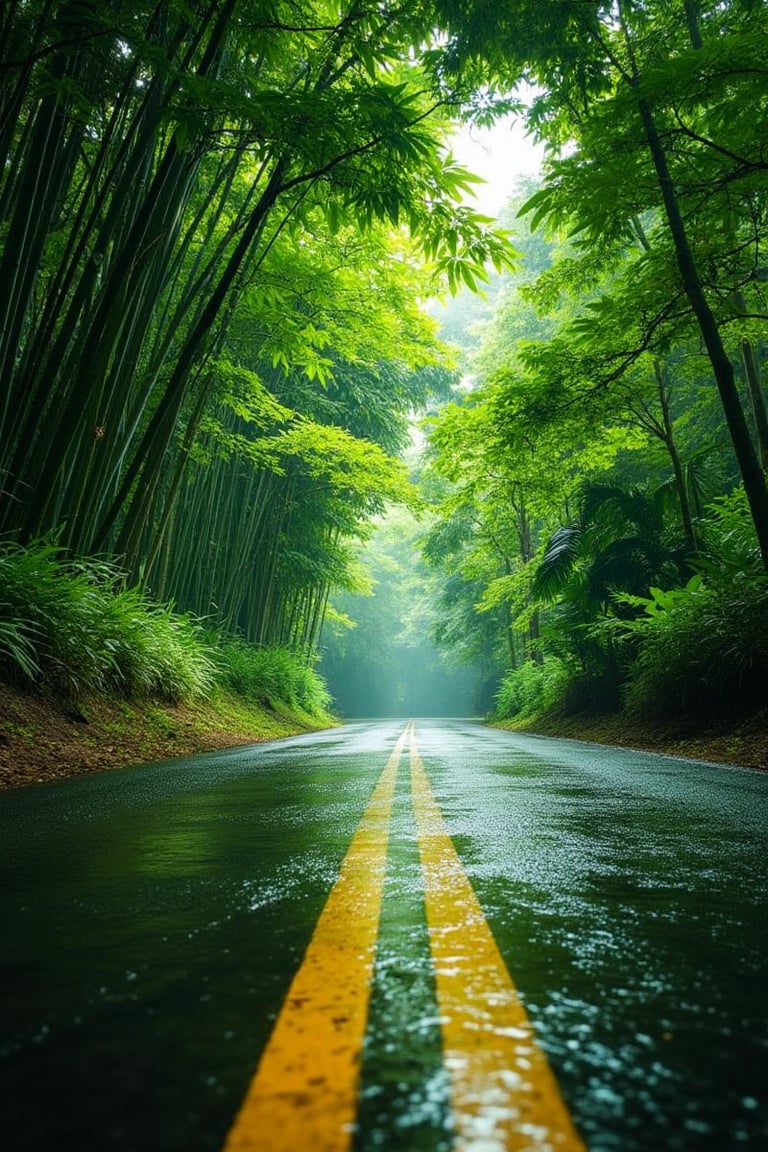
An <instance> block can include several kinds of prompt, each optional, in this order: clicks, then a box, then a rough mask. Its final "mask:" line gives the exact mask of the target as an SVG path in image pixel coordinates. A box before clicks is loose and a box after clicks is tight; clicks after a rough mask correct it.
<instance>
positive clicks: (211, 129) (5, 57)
mask: <svg viewBox="0 0 768 1152" xmlns="http://www.w3.org/2000/svg"><path fill="white" fill-rule="evenodd" d="M432 34H433V32H432V19H431V13H430V11H429V6H423V5H418V4H410V3H406V4H402V5H399V6H394V7H391V8H390V6H387V5H378V4H370V3H365V2H363V3H361V2H359V0H352V2H351V3H344V4H334V3H326V2H325V0H319V2H318V3H312V2H308V0H306V2H302V3H290V2H281V0H274V2H273V0H267V2H263V0H259V2H258V3H256V2H253V0H208V2H200V3H198V2H196V0H194V2H193V3H191V4H190V3H182V2H176V0H157V2H150V3H144V2H143V0H117V2H112V0H109V3H107V2H106V0H68V2H67V0H64V2H61V3H58V2H51V0H11V2H10V3H8V4H5V5H3V9H2V16H0V152H1V154H2V167H1V168H0V229H2V231H1V232H0V236H1V237H2V258H1V261H0V333H1V334H2V345H1V347H0V378H1V379H2V400H1V401H0V403H1V407H0V446H1V447H0V451H1V452H2V456H1V457H0V487H1V489H2V507H1V509H0V531H1V532H2V533H3V534H4V536H5V538H8V537H10V538H12V539H14V540H16V541H20V542H25V541H31V540H34V539H38V538H41V537H45V536H47V535H49V534H51V533H55V534H56V539H57V540H58V542H59V543H60V544H61V545H62V546H64V547H65V548H67V549H68V550H69V551H70V552H71V553H72V554H75V555H107V556H113V557H116V558H117V559H118V561H119V563H120V565H121V566H122V567H123V569H124V570H125V571H126V572H127V573H128V574H129V577H130V579H131V580H132V581H140V582H141V583H142V584H143V586H144V587H146V588H149V589H150V590H151V591H152V593H153V594H154V595H157V596H159V597H162V598H167V599H171V600H173V601H174V602H175V603H176V604H177V605H178V606H179V607H180V608H182V609H184V610H191V611H193V612H196V613H198V614H201V615H203V616H207V617H211V616H213V617H215V618H216V619H217V620H218V621H219V622H220V623H221V624H223V625H224V626H225V627H227V628H230V629H238V630H240V631H241V632H242V633H243V634H244V635H246V636H247V637H249V638H250V639H253V640H255V641H257V642H259V643H289V644H295V645H299V646H302V645H303V646H308V647H311V645H312V643H313V642H314V640H315V638H316V636H317V633H318V629H319V627H320V624H321V622H322V617H323V612H324V607H325V602H326V598H327V595H328V589H329V587H330V585H331V584H332V583H334V582H335V583H342V584H343V583H344V581H345V580H347V579H348V578H349V576H348V560H347V555H346V551H345V548H346V542H347V541H348V540H349V538H350V536H354V535H355V534H356V533H357V532H358V531H359V530H360V526H361V524H362V523H363V522H364V521H365V519H366V518H367V517H369V516H370V515H371V514H372V513H373V512H375V511H377V510H380V509H381V508H382V507H383V505H384V502H385V501H387V500H402V499H409V496H408V493H407V487H406V484H405V480H404V477H403V474H402V471H401V468H400V466H399V464H398V463H396V461H395V460H394V457H393V454H394V453H396V452H397V450H398V449H399V448H400V446H401V444H402V441H403V436H404V431H405V421H406V418H407V414H408V412H409V411H410V410H411V409H412V408H413V407H414V406H418V405H419V404H420V403H422V402H423V401H424V398H425V397H426V396H427V395H429V394H430V392H431V391H433V390H434V389H438V390H439V389H440V388H441V387H444V385H445V379H446V376H447V371H448V370H447V368H446V366H445V364H444V363H443V360H442V356H441V353H440V352H439V351H437V350H436V346H435V340H434V332H433V330H432V327H431V326H430V323H429V322H428V321H427V320H426V319H425V317H424V316H423V315H422V314H421V313H420V311H419V309H418V307H417V305H416V299H417V297H418V296H419V295H424V294H426V293H427V292H428V291H430V290H431V289H430V288H429V282H430V281H429V277H435V276H437V277H438V278H439V277H444V278H447V279H448V280H449V281H451V282H452V283H454V284H455V282H456V281H457V279H458V278H460V277H461V278H463V279H464V280H467V281H470V282H471V281H472V278H473V276H474V275H476V274H482V270H483V267H484V265H485V263H486V262H487V261H488V260H489V259H492V260H495V261H496V262H497V263H498V262H499V261H501V260H503V259H505V258H506V254H505V245H504V241H503V239H502V238H500V237H498V236H496V235H495V234H494V233H493V232H492V231H489V230H488V229H487V227H486V224H485V222H484V221H482V220H481V219H480V217H478V216H477V215H476V214H474V213H472V212H471V211H469V210H467V209H466V208H464V207H462V206H461V205H460V203H459V201H460V198H461V193H462V190H463V189H465V188H466V187H467V181H468V180H469V177H468V175H467V174H466V173H464V172H463V171H462V170H461V169H460V168H458V167H457V166H456V165H455V164H454V163H453V162H452V161H451V159H450V156H449V154H448V152H447V150H446V148H445V146H444V143H443V141H444V137H445V134H446V129H447V125H448V123H449V117H450V116H451V115H452V114H454V113H455V112H456V108H457V105H456V101H455V98H454V97H453V96H451V95H450V94H449V93H448V92H447V90H446V91H441V90H440V85H439V83H437V82H436V80H435V77H434V76H433V77H432V78H431V79H429V78H428V77H427V75H426V73H425V71H424V69H423V68H420V67H419V66H418V64H417V63H416V54H417V52H418V51H419V50H420V49H422V48H424V47H426V46H428V44H429V41H430V38H431V36H432ZM427 265H429V269H428V271H427V270H426V269H427Z"/></svg>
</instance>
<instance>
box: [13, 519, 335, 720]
mask: <svg viewBox="0 0 768 1152" xmlns="http://www.w3.org/2000/svg"><path fill="white" fill-rule="evenodd" d="M0 586H1V587H2V588H3V601H2V604H0V675H4V676H6V677H8V678H10V679H18V680H21V681H22V682H26V683H32V684H35V685H37V686H39V687H41V688H43V689H44V690H46V691H49V692H51V693H53V694H55V695H59V696H61V697H63V698H65V699H68V700H72V701H76V700H78V699H80V698H82V696H83V695H85V694H88V693H94V692H95V693H105V694H108V695H112V696H116V697H123V698H128V699H130V698H141V699H155V700H162V701H166V702H168V703H176V702H179V701H182V700H195V699H200V698H207V697H209V696H211V694H212V693H213V692H214V690H215V688H216V687H217V686H219V685H223V686H226V687H228V688H230V689H232V690H233V691H234V692H236V693H238V694H239V695H241V696H243V697H244V698H246V699H251V700H255V701H260V702H264V703H267V704H269V706H270V707H272V708H276V707H279V706H280V705H282V706H284V707H287V708H289V709H291V708H293V709H300V710H301V711H302V712H304V713H307V714H309V715H311V716H314V717H325V716H327V714H328V711H329V707H330V697H329V695H328V692H327V690H326V688H325V685H324V682H323V680H322V678H321V677H320V676H319V675H318V674H317V673H316V672H315V671H314V669H313V668H312V667H311V666H309V665H308V664H307V660H306V658H305V657H304V656H303V655H299V654H296V653H293V652H289V651H287V650H283V649H274V648H273V649H257V648H254V647H252V646H250V645H247V644H245V643H244V642H243V641H240V640H233V639H231V638H226V637H221V636H220V635H219V634H208V635H206V634H204V633H203V631H202V628H201V626H200V624H199V623H198V622H196V621H195V620H194V619H193V618H191V617H190V616H188V615H180V614H178V613H176V612H174V611H173V610H172V609H171V607H170V606H168V605H159V604H156V603H154V602H153V601H152V600H150V598H149V597H148V596H147V595H146V594H145V593H144V592H142V591H141V590H140V589H137V588H127V587H125V586H124V584H123V579H122V576H121V574H120V573H119V572H118V571H117V569H116V568H115V567H114V566H113V565H111V564H107V563H104V562H101V561H95V560H77V561H73V560H68V559H67V558H66V556H65V555H64V553H63V551H62V549H61V548H60V547H59V546H58V545H56V544H53V543H50V542H46V541H40V542H37V543H35V544H32V545H30V546H28V547H26V548H22V547H20V546H19V545H17V544H13V543H10V544H5V545H4V546H3V547H2V548H1V549H0Z"/></svg>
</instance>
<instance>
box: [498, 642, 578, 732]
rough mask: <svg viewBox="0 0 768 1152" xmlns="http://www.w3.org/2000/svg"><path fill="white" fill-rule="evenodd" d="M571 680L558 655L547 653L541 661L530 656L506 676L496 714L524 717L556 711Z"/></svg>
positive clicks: (499, 693)
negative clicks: (535, 661)
mask: <svg viewBox="0 0 768 1152" xmlns="http://www.w3.org/2000/svg"><path fill="white" fill-rule="evenodd" d="M567 682H568V674H567V670H566V666H565V664H564V663H563V661H562V660H560V659H559V658H558V657H557V656H545V657H544V660H543V661H542V663H541V664H536V663H534V662H533V661H532V660H527V661H526V662H525V663H524V664H521V666H520V667H519V668H515V669H513V671H511V672H508V673H507V675H506V676H505V677H504V679H503V680H502V682H501V687H500V688H499V691H498V692H497V693H496V709H495V715H496V717H497V718H498V719H499V720H512V719H520V720H522V719H527V718H529V717H532V716H536V715H539V714H540V713H542V712H550V711H553V710H555V709H556V708H557V707H558V705H560V704H561V703H562V699H563V695H564V693H565V690H566V687H567Z"/></svg>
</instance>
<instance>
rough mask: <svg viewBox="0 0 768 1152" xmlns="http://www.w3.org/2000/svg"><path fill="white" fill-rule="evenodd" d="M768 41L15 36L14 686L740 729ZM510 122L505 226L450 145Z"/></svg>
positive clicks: (527, 19)
mask: <svg viewBox="0 0 768 1152" xmlns="http://www.w3.org/2000/svg"><path fill="white" fill-rule="evenodd" d="M767 36H768V11H767V10H766V4H765V3H763V2H762V0H725V2H718V3H709V2H707V0H673V2H669V0H664V3H661V0H643V2H639V0H611V2H604V3H603V2H597V0H552V2H549V3H547V4H541V3H540V2H536V0H509V3H506V4H503V5H498V4H494V3H491V2H490V0H482V2H479V3H478V2H474V3H473V2H471V0H393V2H391V3H390V2H389V0H386V2H383V3H379V2H376V3H373V2H372V0H258V2H256V0H202V2H198V0H191V2H190V0H185V2H181V0H153V2H150V3H145V2H144V0H110V2H109V3H107V2H106V0H62V2H57V0H8V3H6V4H4V5H3V8H2V13H1V14H0V150H2V167H1V168H0V379H1V381H2V387H1V391H0V677H1V678H2V679H3V680H5V681H6V682H10V683H13V684H16V685H21V686H22V687H25V688H30V687H31V688H33V689H34V690H36V691H40V690H42V691H46V692H51V693H53V694H54V695H58V696H60V697H62V698H67V699H70V700H78V699H81V698H82V697H83V696H84V695H86V694H87V693H89V692H96V693H106V694H112V695H115V696H117V697H123V698H129V699H130V698H134V697H147V696H149V697H157V698H161V699H167V700H180V699H181V700H183V699H195V698H201V699H202V698H206V697H210V696H211V694H212V693H213V692H215V691H216V689H217V685H218V686H220V685H222V684H225V685H227V686H228V687H229V688H230V689H231V690H233V691H236V692H240V693H242V694H244V695H246V696H247V695H252V696H253V697H254V698H258V699H260V700H263V701H265V702H268V703H274V702H275V701H276V700H282V701H284V702H286V701H287V702H289V703H293V704H294V705H295V706H296V707H297V708H301V709H302V710H304V711H305V712H306V713H307V714H313V715H315V716H318V717H319V716H327V715H328V711H329V709H330V710H332V709H334V708H335V709H336V711H337V712H339V713H342V714H343V713H346V714H352V715H354V714H357V715H362V714H398V713H402V712H407V713H408V714H414V713H416V714H418V713H427V714H429V713H432V714H434V713H435V712H436V711H440V710H441V709H442V710H445V711H448V712H454V713H463V714H467V713H474V714H478V713H481V714H487V713H492V714H493V715H494V716H495V717H497V718H498V719H502V720H515V719H518V720H526V719H531V718H535V717H536V716H542V715H580V714H588V713H590V712H595V711H598V712H599V711H614V712H620V711H622V710H623V711H625V712H628V713H631V714H633V715H636V716H638V717H642V716H650V715H661V714H666V715H670V716H687V717H690V716H693V717H697V716H698V717H701V718H704V717H710V718H711V716H712V715H713V714H714V713H717V714H718V715H723V716H736V715H741V714H744V713H749V712H755V711H759V710H760V708H761V707H762V706H763V704H764V700H765V685H766V683H768V571H767V568H768V489H767V488H766V468H768V412H767V411H766V402H765V393H764V387H763V381H762V379H761V376H762V372H763V370H764V361H765V353H766V322H767V321H768V301H767V300H766V282H767V281H768V264H767V263H766V258H765V249H764V242H765V239H766V235H767V233H768V198H767V196H766V193H767V192H768V141H767V140H766V134H765V125H766V122H767V121H768V60H766V54H765V44H766V37H767ZM510 118H516V119H517V120H519V121H521V122H523V123H524V125H525V127H526V130H527V132H528V133H529V134H530V136H531V138H532V139H534V140H536V141H538V142H540V143H541V145H542V146H543V148H544V162H543V167H542V171H541V174H540V176H539V177H538V178H536V179H535V180H534V179H528V180H521V181H520V182H519V185H518V188H517V191H516V193H515V195H514V196H513V197H512V198H511V199H510V201H509V203H508V204H507V206H506V207H505V209H504V210H503V212H502V213H501V214H500V217H499V219H495V218H491V217H489V216H486V215H484V214H483V213H481V212H480V211H478V210H477V208H476V207H475V206H474V205H473V200H472V192H473V189H474V188H476V187H477V177H476V176H475V175H474V174H473V173H472V172H471V171H468V170H467V169H466V168H465V167H463V166H462V165H461V164H460V163H458V162H457V161H456V159H455V158H454V155H453V152H452V140H453V139H454V138H455V135H456V133H457V132H458V131H459V130H460V129H461V128H462V127H464V128H466V127H468V126H469V127H474V128H475V129H478V130H479V129H482V128H483V127H487V126H489V125H492V124H494V123H498V122H505V121H507V120H509V119H510ZM321 658H322V659H321ZM318 669H319V671H318ZM415 686H418V691H417V690H416V687H415ZM328 689H330V694H331V697H333V698H334V700H335V703H334V701H333V700H332V699H331V698H330V697H329V694H328Z"/></svg>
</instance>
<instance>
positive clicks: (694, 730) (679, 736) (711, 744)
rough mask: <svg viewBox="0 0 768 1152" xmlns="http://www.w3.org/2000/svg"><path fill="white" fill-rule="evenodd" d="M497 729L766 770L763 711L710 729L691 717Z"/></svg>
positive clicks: (767, 731) (766, 714)
mask: <svg viewBox="0 0 768 1152" xmlns="http://www.w3.org/2000/svg"><path fill="white" fill-rule="evenodd" d="M499 727H502V728H509V729H512V730H514V731H518V732H535V733H538V734H540V735H542V736H562V737H566V738H568V739H572V740H587V741H589V742H591V743H595V744H613V745H617V746H621V747H624V748H642V749H645V750H647V751H649V752H661V753H664V754H665V755H669V756H684V757H687V758H690V759H694V760H709V761H714V762H715V763H722V764H738V765H741V766H743V767H745V768H762V769H763V770H768V709H764V710H763V711H761V712H758V713H756V714H754V715H752V716H748V717H741V718H740V719H738V720H735V719H730V720H727V719H720V720H718V721H716V722H712V723H709V724H703V723H702V721H701V720H700V719H698V720H695V719H693V718H691V719H688V720H683V719H678V720H675V721H671V720H670V721H660V720H659V721H650V720H647V721H639V720H636V719H631V718H628V717H626V716H616V715H610V716H580V717H569V718H568V719H555V718H552V719H547V720H541V719H539V720H537V721H536V722H530V723H526V724H514V723H512V722H509V723H502V724H500V725H499Z"/></svg>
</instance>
